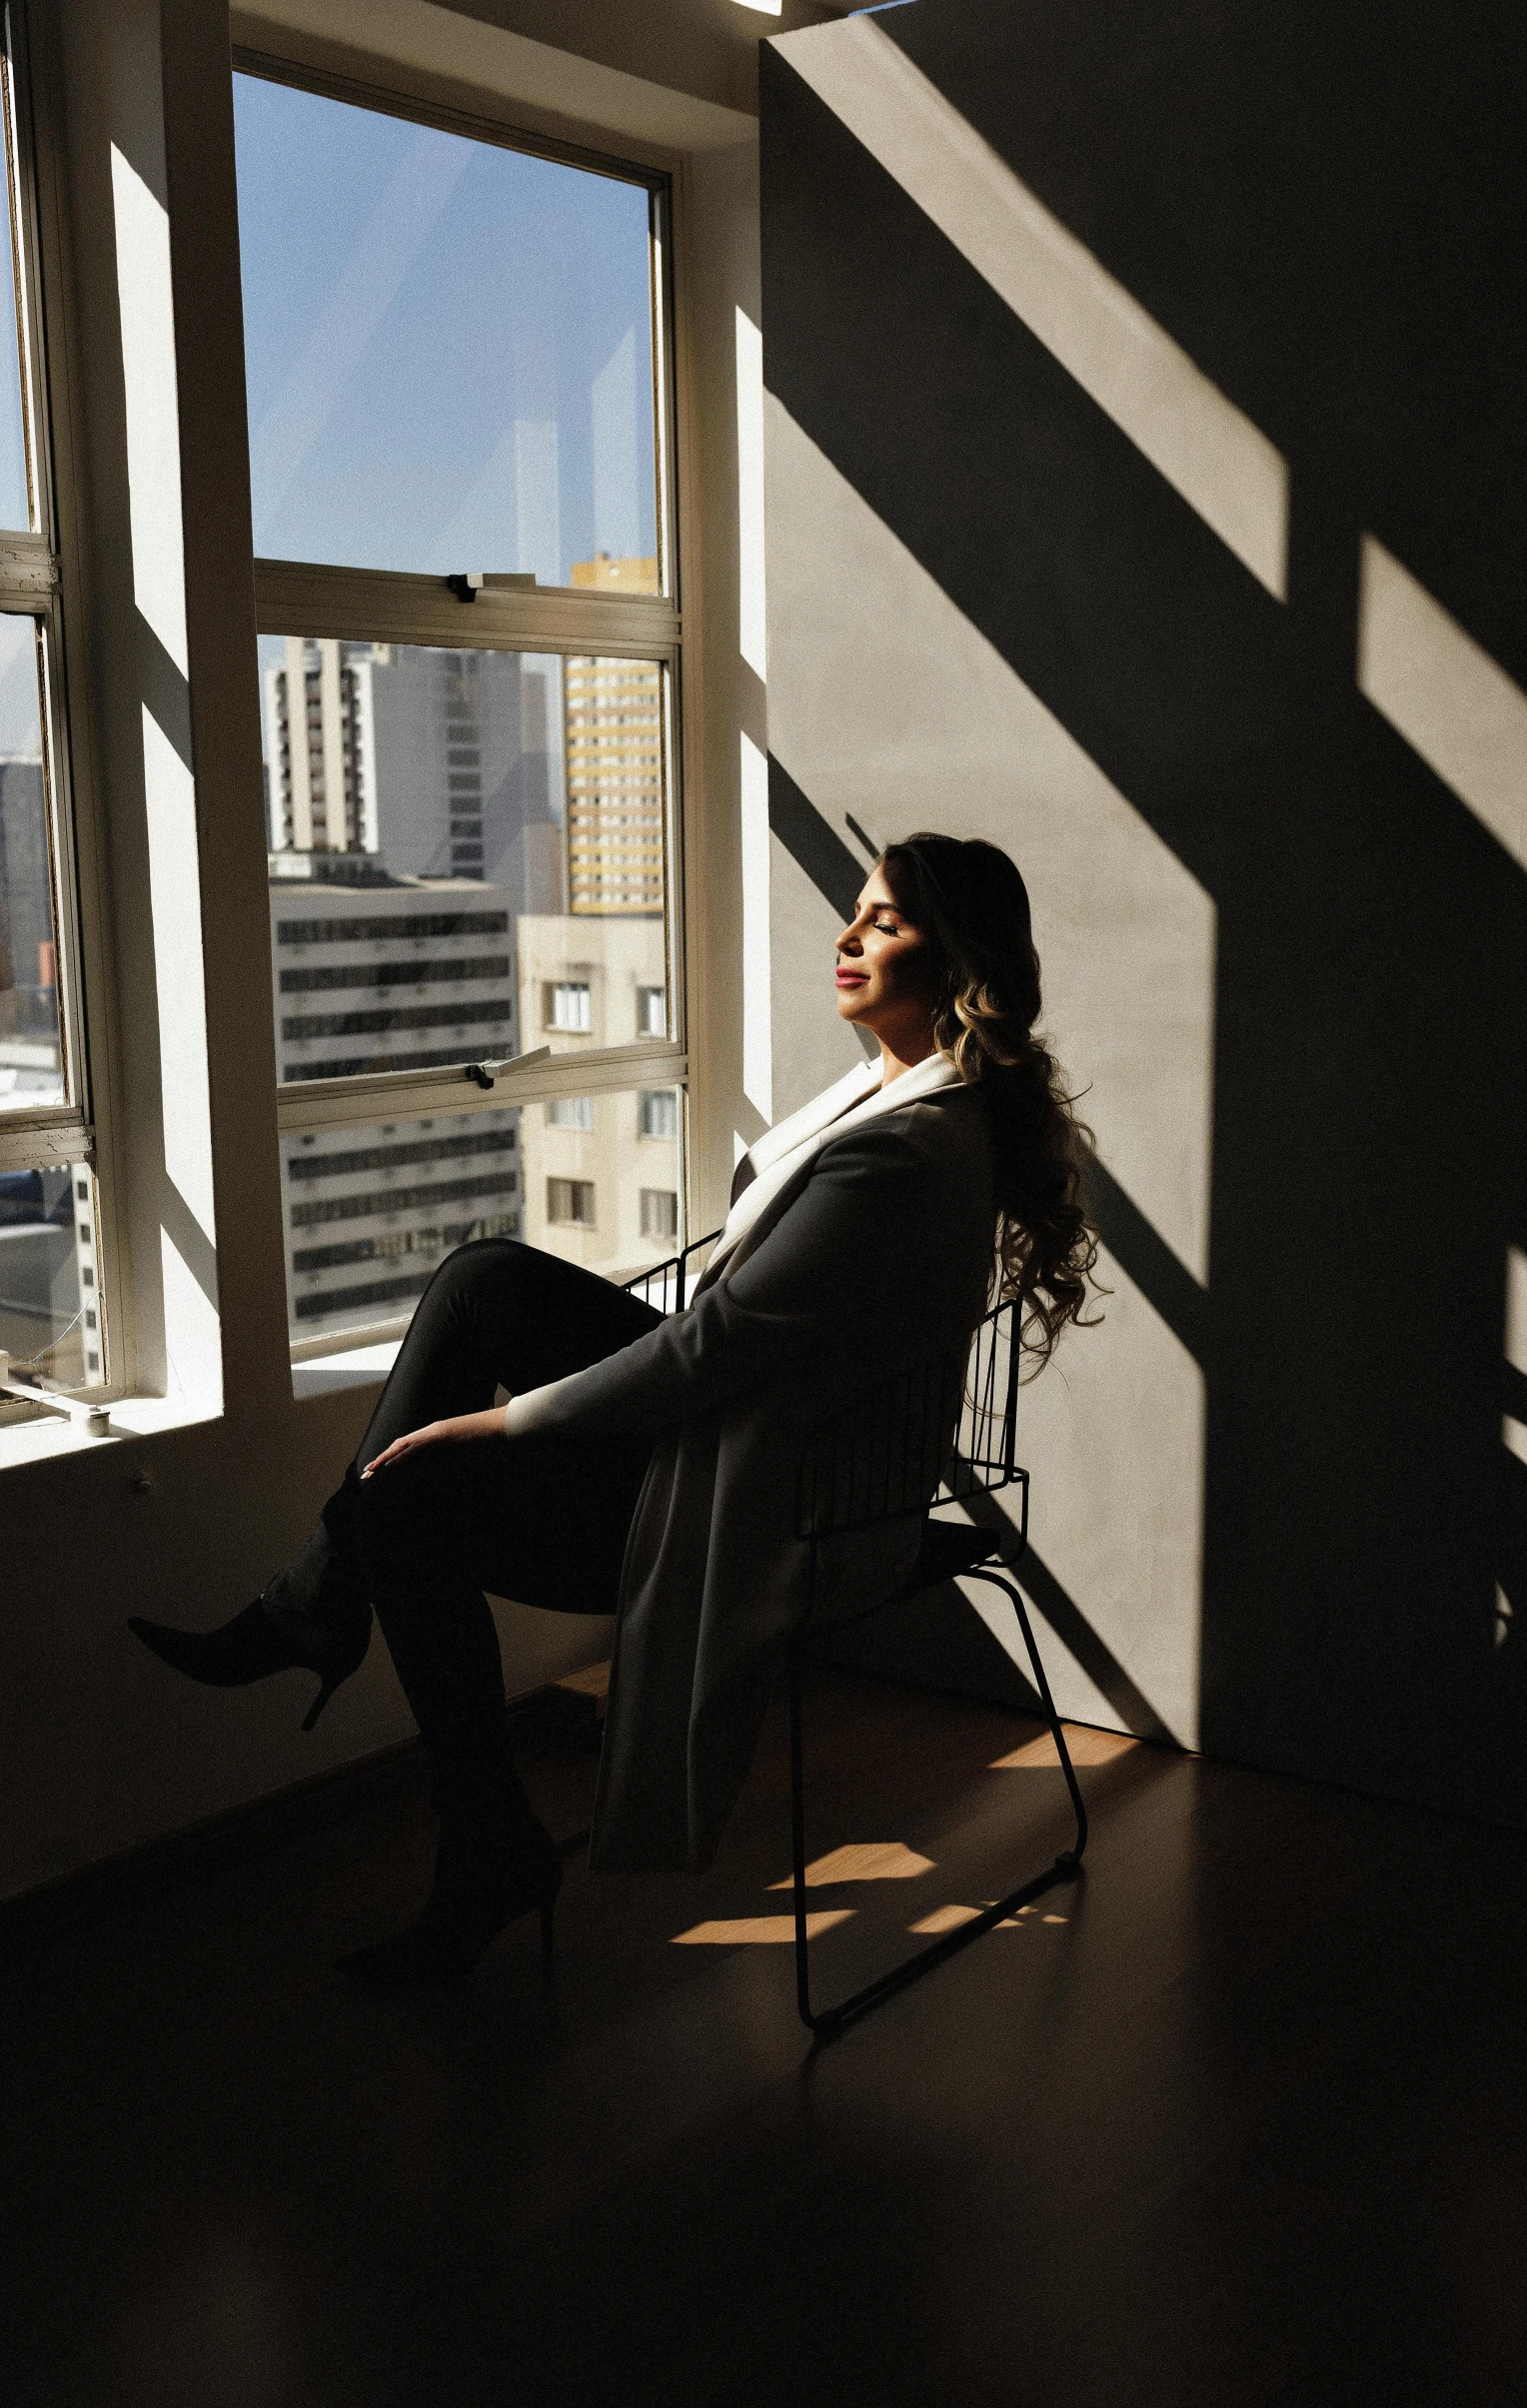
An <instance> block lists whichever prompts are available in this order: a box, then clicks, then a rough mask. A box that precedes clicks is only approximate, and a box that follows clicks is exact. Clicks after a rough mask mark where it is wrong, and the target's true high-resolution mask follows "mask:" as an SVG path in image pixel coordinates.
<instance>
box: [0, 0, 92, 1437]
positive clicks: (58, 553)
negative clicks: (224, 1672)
mask: <svg viewBox="0 0 1527 2408" xmlns="http://www.w3.org/2000/svg"><path fill="white" fill-rule="evenodd" d="M5 15H6V18H7V19H8V22H9V29H10V57H9V62H8V64H7V65H6V67H5V72H4V81H5V104H6V107H7V110H8V114H9V133H10V141H9V143H8V145H7V146H6V147H7V149H8V152H9V158H10V175H9V190H8V192H7V194H6V199H5V206H6V208H7V209H8V211H9V215H10V223H11V230H12V240H13V243H14V246H15V264H16V278H15V293H16V319H17V337H18V346H17V348H18V353H19V359H20V369H21V386H22V394H21V407H22V429H23V441H24V444H25V450H26V473H27V486H28V491H29V497H30V504H31V510H32V516H33V518H34V519H35V521H36V525H35V527H34V528H33V529H32V530H31V531H26V530H22V529H7V530H5V531H4V532H0V611H3V612H4V614H5V615H6V616H7V617H13V618H30V619H31V620H32V621H33V623H34V625H35V626H36V628H37V630H38V633H39V635H40V638H41V652H40V665H41V678H40V700H41V718H42V739H43V755H42V775H43V805H44V810H45V813H46V816H47V833H48V857H49V868H50V877H51V885H52V904H53V937H54V960H55V971H54V975H55V979H56V982H57V985H56V993H57V1008H58V1034H59V1056H60V1071H61V1080H60V1083H61V1086H62V1089H63V1095H62V1098H61V1100H60V1101H58V1102H56V1103H47V1104H42V1103H39V1104H30V1105H20V1106H15V1107H10V1106H7V1107H5V1108H3V1109H0V1171H25V1170H57V1169H62V1168H64V1167H66V1166H71V1167H85V1168H88V1170H89V1171H90V1173H91V1175H92V1185H94V1173H95V1170H96V1126H95V1116H94V1102H93V1085H92V1079H91V1062H90V1053H89V1048H88V1045H87V1041H86V1040H87V1032H86V1024H85V983H86V961H85V946H84V941H83V936H82V927H81V912H80V883H81V877H80V859H79V847H78V843H77V836H76V793H75V781H74V777H73V773H72V763H71V747H70V741H69V725H68V714H67V709H66V692H67V684H66V660H67V652H66V641H65V623H64V619H65V612H64V600H63V586H64V560H63V555H64V538H63V534H62V531H61V528H60V522H59V477H58V462H57V459H56V454H55V439H56V435H57V433H58V432H59V430H58V429H56V428H55V424H54V417H55V412H56V413H57V414H58V417H59V418H60V419H61V420H62V419H63V418H64V417H65V416H66V406H65V397H64V393H63V390H62V385H63V376H62V367H63V363H62V357H59V358H57V359H55V358H54V357H53V353H54V350H55V348H56V349H57V350H58V352H59V353H60V355H61V354H62V352H63V345H62V342H60V343H59V344H58V345H57V346H56V347H55V346H54V345H53V344H52V343H51V342H50V340H49V337H50V330H51V328H52V322H53V320H54V319H55V318H56V317H57V315H58V311H59V307H60V302H59V288H61V286H62V283H63V271H62V262H61V260H60V259H59V258H58V257H57V256H55V251H54V248H53V247H52V246H47V247H46V249H47V256H46V258H45V256H44V253H45V242H44V226H43V212H42V208H41V196H40V191H39V184H40V175H39V136H40V131H41V128H40V125H39V116H40V112H39V95H38V92H37V87H36V80H35V74H34V69H33V60H32V55H31V53H30V50H29V47H28V38H27V35H28V28H27V21H26V7H25V0H6V7H5ZM92 1202H93V1211H92V1219H93V1221H94V1223H95V1229H94V1239H95V1242H94V1244H93V1246H92V1249H91V1252H92V1257H93V1264H92V1268H93V1272H94V1277H93V1281H92V1284H93V1286H94V1288H95V1293H96V1297H97V1307H96V1310H97V1314H98V1329H97V1337H98V1347H97V1352H98V1354H99V1357H100V1363H99V1369H98V1371H97V1373H96V1374H95V1375H94V1376H93V1377H92V1378H91V1379H90V1381H89V1382H88V1384H87V1386H86V1387H85V1388H84V1389H75V1388H71V1389H70V1391H69V1394H70V1396H71V1397H79V1398H82V1399H85V1400H88V1399H89V1398H90V1397H92V1396H94V1395H95V1394H96V1393H97V1392H98V1391H99V1392H100V1393H102V1394H104V1393H106V1392H107V1391H108V1390H109V1389H110V1388H111V1387H112V1386H113V1383H114V1380H116V1378H117V1373H118V1371H119V1366H118V1365H117V1363H116V1362H115V1360H114V1358H115V1356H116V1355H117V1354H118V1353H119V1351H120V1346H119V1342H118V1335H117V1325H118V1315H119V1302H120V1299H119V1294H118V1287H117V1281H116V1277H115V1272H116V1269H117V1264H116V1260H115V1256H114V1254H113V1259H112V1261H111V1263H110V1264H109V1266H107V1267H106V1268H105V1270H104V1274H103V1270H102V1269H99V1268H97V1266H100V1265H101V1258H102V1256H103V1254H104V1253H105V1252H106V1241H105V1234H104V1232H103V1229H102V1226H101V1223H102V1220H103V1217H104V1216H103V1215H102V1213H101V1208H100V1199H99V1197H98V1196H96V1197H94V1198H93V1199H92ZM78 1217H79V1216H78V1211H76V1219H78ZM117 1384H120V1382H119V1381H118V1382H117Z"/></svg>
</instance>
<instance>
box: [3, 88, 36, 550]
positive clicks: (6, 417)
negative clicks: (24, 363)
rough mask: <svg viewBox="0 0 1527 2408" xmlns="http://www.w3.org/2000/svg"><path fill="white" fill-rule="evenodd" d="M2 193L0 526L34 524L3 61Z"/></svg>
mask: <svg viewBox="0 0 1527 2408" xmlns="http://www.w3.org/2000/svg"><path fill="white" fill-rule="evenodd" d="M4 74H5V91H4V96H3V98H4V119H5V170H6V175H5V189H6V194H7V205H6V206H5V207H4V208H3V209H0V219H3V221H4V227H5V231H4V234H3V236H0V286H3V288H4V290H3V292H0V527H6V528H11V527H16V528H23V527H31V526H32V525H34V519H33V514H32V506H31V496H30V493H29V491H28V485H27V448H26V436H25V432H24V424H25V422H24V420H23V418H22V406H21V339H20V333H19V330H18V328H17V324H16V224H15V195H16V176H15V165H14V149H15V141H14V135H15V129H14V127H13V125H12V122H11V111H12V99H13V95H12V88H11V65H10V60H9V58H8V57H6V58H5V59H4Z"/></svg>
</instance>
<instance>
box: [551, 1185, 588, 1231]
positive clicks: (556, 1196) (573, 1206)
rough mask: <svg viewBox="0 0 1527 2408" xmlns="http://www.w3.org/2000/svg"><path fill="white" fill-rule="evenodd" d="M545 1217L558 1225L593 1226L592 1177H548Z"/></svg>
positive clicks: (577, 1227)
mask: <svg viewBox="0 0 1527 2408" xmlns="http://www.w3.org/2000/svg"><path fill="white" fill-rule="evenodd" d="M546 1217H547V1219H548V1220H549V1221H553V1222H555V1223H557V1224H558V1225H559V1226H560V1227H565V1228H566V1227H571V1228H574V1229H592V1228H593V1227H594V1181H593V1180H592V1179H548V1181H547V1183H546Z"/></svg>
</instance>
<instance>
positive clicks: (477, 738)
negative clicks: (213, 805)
mask: <svg viewBox="0 0 1527 2408" xmlns="http://www.w3.org/2000/svg"><path fill="white" fill-rule="evenodd" d="M556 677H557V663H556V661H555V660H551V659H548V658H545V657H543V656H541V655H531V654H525V653H519V652H492V651H448V650H445V649H442V648H438V647H435V646H430V645H423V644H388V643H342V642H338V641H336V640H334V639H332V638H329V637H323V638H312V637H303V636H295V635H294V636H289V637H288V638H287V639H286V647H285V657H284V659H282V660H280V661H275V662H272V663H271V664H270V665H269V666H268V667H267V669H266V671H265V749H266V770H267V777H268V780H269V795H270V800H269V814H270V845H271V851H272V854H273V856H275V855H278V854H285V853H295V854H306V853H309V852H313V851H319V852H324V851H327V852H348V853H354V852H364V853H381V854H382V855H383V857H384V858H385V860H386V861H387V863H388V865H389V867H390V869H391V870H392V871H393V872H394V873H395V874H398V875H401V876H410V877H435V878H438V877H457V878H481V879H483V880H484V881H485V882H486V883H488V884H490V885H495V886H501V887H504V888H506V889H507V890H508V891H509V892H510V893H511V894H512V895H513V896H514V897H515V901H516V906H517V908H519V909H522V910H529V911H559V910H562V909H563V908H565V876H564V866H563V856H564V836H563V827H562V795H563V774H562V757H561V755H562V714H561V712H560V710H559V709H558V708H557V706H556V701H555V697H554V693H553V686H554V683H555V680H556ZM299 693H301V695H302V697H303V702H302V708H301V710H300V711H299V712H298V713H297V714H296V715H295V718H294V712H293V697H294V696H296V695H298V694H299ZM294 727H295V732H296V739H297V740H295V741H294ZM273 866H275V864H274V862H273Z"/></svg>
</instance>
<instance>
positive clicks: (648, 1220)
mask: <svg viewBox="0 0 1527 2408" xmlns="http://www.w3.org/2000/svg"><path fill="white" fill-rule="evenodd" d="M642 1235H643V1236H644V1237H657V1238H674V1237H677V1236H678V1235H679V1198H678V1196H677V1195H675V1193H674V1191H673V1189H672V1188H668V1187H644V1188H643V1190H642Z"/></svg>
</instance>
